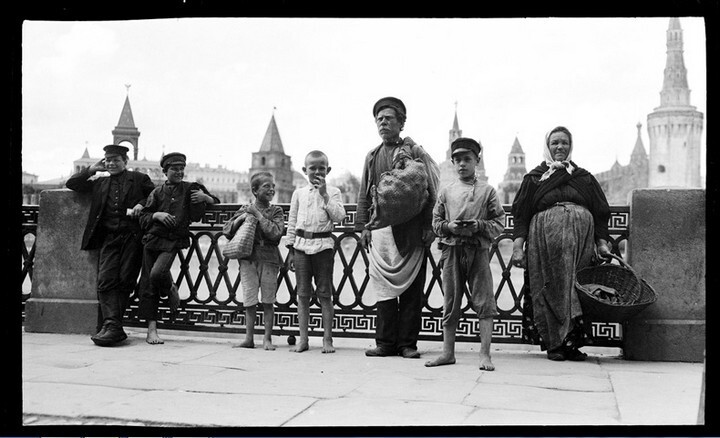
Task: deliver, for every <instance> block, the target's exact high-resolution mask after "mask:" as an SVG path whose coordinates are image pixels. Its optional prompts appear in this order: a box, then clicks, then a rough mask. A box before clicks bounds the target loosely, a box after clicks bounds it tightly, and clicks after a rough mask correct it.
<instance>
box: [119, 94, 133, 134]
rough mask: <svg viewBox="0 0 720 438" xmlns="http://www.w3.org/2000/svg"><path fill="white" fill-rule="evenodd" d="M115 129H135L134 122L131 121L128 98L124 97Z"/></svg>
mask: <svg viewBox="0 0 720 438" xmlns="http://www.w3.org/2000/svg"><path fill="white" fill-rule="evenodd" d="M117 127H118V128H135V120H134V119H133V115H132V109H130V96H125V104H124V105H123V109H122V112H121V113H120V120H118V124H117Z"/></svg>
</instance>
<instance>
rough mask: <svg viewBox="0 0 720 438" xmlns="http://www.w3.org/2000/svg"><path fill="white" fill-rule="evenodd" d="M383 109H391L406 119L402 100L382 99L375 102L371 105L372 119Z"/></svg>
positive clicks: (394, 98)
mask: <svg viewBox="0 0 720 438" xmlns="http://www.w3.org/2000/svg"><path fill="white" fill-rule="evenodd" d="M383 108H392V109H394V110H395V111H397V112H401V113H402V115H403V116H404V117H407V111H405V104H404V103H403V102H402V100H400V99H398V98H397V97H390V96H388V97H383V98H382V99H380V100H378V101H377V102H375V105H373V117H375V116H377V113H379V112H380V110H381V109H383Z"/></svg>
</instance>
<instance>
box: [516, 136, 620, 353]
mask: <svg viewBox="0 0 720 438" xmlns="http://www.w3.org/2000/svg"><path fill="white" fill-rule="evenodd" d="M572 149H573V143H572V134H571V133H570V131H569V130H568V129H567V128H565V127H563V126H558V127H556V128H554V129H553V130H552V131H550V132H549V133H548V135H547V136H546V137H545V149H544V159H545V160H544V162H543V163H542V164H540V165H539V166H537V167H536V168H535V169H533V170H532V171H530V172H528V173H527V174H526V175H525V177H524V178H523V182H522V185H521V186H520V190H519V191H518V193H517V195H516V196H515V200H514V201H513V204H512V213H513V216H514V220H515V226H514V232H513V239H514V242H513V254H512V264H513V265H514V266H517V267H520V268H523V269H527V271H528V274H529V275H528V277H529V280H530V284H529V286H530V298H531V299H532V311H533V320H534V324H535V326H536V328H537V331H538V333H539V335H540V337H541V348H542V349H543V350H545V349H547V356H548V359H550V360H576V361H578V360H584V359H585V358H586V357H587V355H586V354H585V353H583V352H581V351H580V350H579V348H580V347H582V346H583V345H584V343H585V339H587V337H588V335H589V333H588V328H589V325H588V322H587V321H583V319H582V309H581V307H580V301H579V298H578V296H577V292H576V291H575V278H576V273H577V271H578V270H579V269H582V268H584V267H586V266H589V265H591V264H592V263H594V262H595V261H596V260H597V258H596V255H595V254H596V248H597V254H598V255H599V256H600V257H603V258H605V257H607V256H608V255H609V254H610V247H609V244H608V241H609V234H608V219H609V217H610V208H609V205H608V202H607V199H606V198H605V194H604V193H603V191H602V188H601V187H600V184H599V183H598V182H597V180H596V179H595V177H594V176H592V175H591V174H590V173H589V172H588V171H587V170H585V169H583V168H581V167H578V165H577V164H575V163H574V162H573V161H572V160H571V156H572Z"/></svg>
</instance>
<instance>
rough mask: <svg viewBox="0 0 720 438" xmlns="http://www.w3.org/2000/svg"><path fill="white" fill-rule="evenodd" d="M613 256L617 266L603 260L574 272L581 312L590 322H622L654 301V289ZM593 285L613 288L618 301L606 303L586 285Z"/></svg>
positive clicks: (621, 260) (655, 298) (618, 258)
mask: <svg viewBox="0 0 720 438" xmlns="http://www.w3.org/2000/svg"><path fill="white" fill-rule="evenodd" d="M611 257H612V258H614V259H615V260H617V261H618V263H619V264H620V265H614V264H611V263H606V264H602V265H598V266H591V267H587V268H583V269H580V270H579V271H578V272H577V278H576V283H575V289H576V290H577V293H578V297H579V299H580V304H581V305H582V309H583V314H584V315H585V316H586V317H587V318H588V319H589V320H590V321H600V322H625V321H627V320H629V319H631V318H632V317H634V316H635V315H637V314H638V313H639V312H640V311H642V310H643V309H645V308H646V307H647V306H649V305H651V304H653V303H654V302H655V301H656V300H657V294H656V293H655V290H654V289H653V288H652V287H651V286H650V285H649V284H648V283H647V282H646V281H645V280H643V279H641V278H640V277H639V276H638V275H637V273H636V272H635V271H634V270H633V269H632V268H631V267H630V266H629V265H628V264H627V263H625V262H624V261H623V259H621V258H620V257H617V256H615V255H611ZM590 284H596V285H600V286H605V287H607V288H612V289H614V290H615V292H616V293H617V300H616V301H615V302H609V301H607V300H603V299H600V298H598V297H597V296H595V295H593V294H592V293H591V291H590V290H588V287H587V286H586V285H590Z"/></svg>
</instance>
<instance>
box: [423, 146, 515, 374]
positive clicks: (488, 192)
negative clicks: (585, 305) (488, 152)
mask: <svg viewBox="0 0 720 438" xmlns="http://www.w3.org/2000/svg"><path fill="white" fill-rule="evenodd" d="M450 149H451V157H452V162H453V165H454V167H455V171H456V172H457V174H458V179H457V180H456V181H453V182H452V183H451V184H449V185H447V186H446V187H444V188H442V189H441V190H440V193H439V194H438V200H437V203H436V204H435V208H434V209H433V221H432V225H433V231H434V232H435V234H437V235H438V236H440V243H439V245H440V248H441V249H442V257H441V258H440V264H441V266H442V270H443V273H442V281H443V292H444V303H443V320H442V327H443V352H442V354H441V355H440V357H438V358H436V359H435V360H431V361H428V362H426V363H425V366H427V367H434V366H439V365H450V364H454V363H455V332H456V330H457V325H458V322H459V319H460V315H461V312H462V298H463V296H464V295H465V291H466V290H467V286H469V287H470V298H471V305H472V307H473V309H474V310H475V312H477V314H478V318H480V343H481V347H480V369H481V370H486V371H492V370H494V369H495V366H494V365H493V363H492V360H491V358H490V342H491V341H492V328H493V317H494V316H496V315H497V314H498V312H497V307H496V303H495V295H494V294H493V287H492V285H493V282H492V273H491V271H490V251H489V249H490V246H491V245H492V242H493V240H494V239H495V238H496V237H497V236H499V235H500V233H502V231H503V229H504V227H505V212H504V210H503V208H502V206H501V205H500V202H499V201H498V198H497V195H496V193H495V189H494V188H493V187H491V186H490V185H488V184H487V183H485V182H483V181H480V180H479V179H478V178H477V177H476V176H475V167H476V166H477V164H478V162H479V160H480V154H481V153H482V149H481V146H480V144H479V143H478V142H476V141H475V140H473V139H471V138H464V137H460V138H458V139H456V140H455V141H453V142H452V144H451V145H450Z"/></svg>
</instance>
